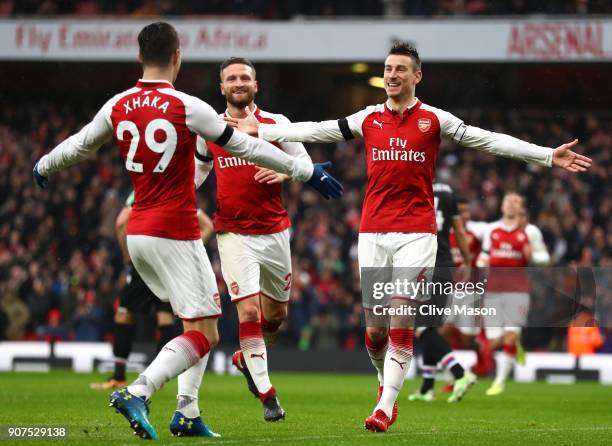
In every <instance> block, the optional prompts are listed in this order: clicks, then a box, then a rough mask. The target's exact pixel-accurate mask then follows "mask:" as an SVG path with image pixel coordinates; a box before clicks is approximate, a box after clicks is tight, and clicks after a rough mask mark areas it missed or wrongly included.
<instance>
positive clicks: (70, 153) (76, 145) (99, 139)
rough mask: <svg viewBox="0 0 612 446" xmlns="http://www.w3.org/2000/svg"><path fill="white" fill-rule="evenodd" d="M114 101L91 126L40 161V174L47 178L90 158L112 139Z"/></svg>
mask: <svg viewBox="0 0 612 446" xmlns="http://www.w3.org/2000/svg"><path fill="white" fill-rule="evenodd" d="M113 99H114V98H113ZM113 99H111V100H110V101H108V102H107V103H106V104H104V106H103V107H102V108H101V109H100V110H99V111H98V113H97V114H96V116H94V118H93V120H92V121H91V122H90V123H89V124H87V125H86V126H85V127H83V128H82V129H81V130H80V131H79V132H78V133H76V134H74V135H72V136H71V137H69V138H68V139H65V140H64V141H62V142H61V143H59V144H58V145H57V146H56V147H55V148H54V149H53V150H52V151H51V152H49V153H47V154H46V155H44V156H43V157H42V158H41V159H40V161H38V172H40V174H41V175H42V176H45V177H46V176H48V175H49V174H52V173H55V172H58V171H60V170H63V169H65V168H66V167H69V166H72V165H73V164H76V163H78V162H80V161H82V160H84V159H85V158H88V157H89V156H91V155H93V154H94V153H95V152H96V151H97V150H98V149H99V148H100V147H101V146H102V144H104V143H105V142H108V140H110V139H111V137H112V136H113V125H112V123H111V118H110V116H111V110H112V105H111V104H112V103H114V101H113Z"/></svg>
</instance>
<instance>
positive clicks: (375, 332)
mask: <svg viewBox="0 0 612 446" xmlns="http://www.w3.org/2000/svg"><path fill="white" fill-rule="evenodd" d="M366 332H367V333H368V337H369V338H370V340H371V341H373V342H380V341H382V340H383V339H385V338H386V337H387V335H388V334H389V330H388V329H387V327H367V328H366Z"/></svg>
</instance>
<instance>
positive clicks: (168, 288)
mask: <svg viewBox="0 0 612 446" xmlns="http://www.w3.org/2000/svg"><path fill="white" fill-rule="evenodd" d="M138 44H139V58H140V61H141V62H142V65H143V76H142V79H140V80H139V81H138V83H137V84H136V86H135V87H134V88H131V89H129V90H126V91H124V92H122V93H119V94H118V95H116V96H114V97H113V98H111V99H110V100H109V101H108V102H107V103H106V104H105V105H104V106H103V107H102V109H101V110H100V111H99V112H98V113H97V114H96V116H95V117H94V118H93V121H92V122H91V123H89V124H87V125H86V126H85V127H84V128H83V129H82V130H81V131H80V132H78V133H77V134H76V135H73V136H71V137H70V138H68V139H67V140H65V141H63V142H62V143H60V144H59V145H58V146H57V147H56V148H55V149H53V151H51V152H50V153H48V154H47V155H45V156H43V157H42V158H41V159H40V160H39V161H38V162H37V163H36V165H35V166H34V170H33V175H34V178H35V180H36V182H37V183H38V184H39V185H40V186H42V187H44V186H45V185H46V184H47V182H48V180H47V175H49V174H52V173H54V172H57V171H59V170H62V169H64V168H66V167H68V166H70V165H73V164H75V163H77V162H79V161H81V160H83V159H85V158H86V157H88V156H90V155H93V154H94V153H95V152H96V150H98V149H99V148H100V146H101V145H102V144H104V143H105V142H108V141H109V140H110V139H111V137H112V136H113V134H114V135H116V137H117V140H118V143H119V150H120V152H121V156H122V157H123V159H124V160H125V167H126V169H127V170H128V172H129V174H130V178H131V180H132V183H133V185H134V191H135V201H134V207H133V208H132V212H131V214H130V217H129V220H128V228H127V233H128V235H127V246H128V251H129V254H130V258H131V259H132V262H133V263H134V267H135V268H136V270H137V271H138V273H139V274H140V275H141V276H142V278H143V280H144V282H145V283H146V284H147V286H148V287H149V288H151V290H152V291H153V292H154V293H155V295H156V296H157V297H159V298H160V299H161V300H163V301H170V304H171V305H172V309H173V311H174V313H175V314H177V315H178V316H179V317H180V318H181V319H182V320H183V327H184V329H185V332H184V333H183V334H182V335H180V336H178V337H176V338H174V339H173V340H171V341H170V342H169V343H168V344H166V346H165V347H164V348H163V349H162V351H161V352H160V353H159V354H158V355H157V357H156V358H155V359H154V360H153V362H152V363H151V364H150V365H149V366H148V367H147V368H146V370H145V371H144V372H143V373H141V374H140V376H139V377H138V379H137V380H136V381H134V382H133V383H132V384H130V385H129V386H127V387H126V388H123V389H121V390H117V391H115V392H114V393H113V394H112V395H111V405H112V406H114V407H115V408H116V409H117V410H118V411H119V412H120V413H121V414H122V415H123V416H124V417H125V418H126V419H127V420H128V421H129V423H130V426H131V427H132V429H133V430H134V431H135V432H136V433H137V434H138V435H140V436H141V437H142V438H153V439H154V438H157V432H156V431H155V428H154V427H153V425H152V424H151V423H150V422H149V418H148V413H149V399H150V398H151V396H152V395H153V393H154V392H155V391H157V390H158V389H159V388H160V387H161V385H162V384H163V383H164V382H166V381H168V380H169V379H171V378H173V377H175V376H177V375H178V376H179V378H178V399H179V402H178V410H177V411H176V412H175V413H174V416H173V418H172V421H171V424H170V430H171V432H172V433H173V434H175V435H201V436H215V435H216V434H214V433H212V432H211V431H210V429H208V427H207V426H206V425H205V424H204V423H203V421H202V419H201V418H200V410H199V407H198V391H199V387H200V384H201V381H202V375H203V373H204V370H205V368H206V363H207V361H208V357H209V351H210V349H211V348H212V347H214V346H215V345H216V344H217V342H218V337H219V335H218V332H217V318H218V317H219V316H220V314H221V308H220V306H219V293H218V292H217V286H216V280H215V276H214V273H213V270H212V267H211V265H210V261H209V259H208V256H207V255H206V250H205V249H204V245H203V244H202V242H201V241H200V230H199V227H198V219H197V213H196V199H195V188H194V183H195V186H196V187H198V186H200V184H201V181H203V179H204V178H205V176H206V174H207V172H208V170H207V169H206V168H205V166H203V165H199V166H198V171H197V172H196V166H195V163H194V158H195V153H196V151H197V150H199V148H198V147H197V136H198V135H199V136H201V137H202V138H204V139H206V140H210V141H214V142H215V143H216V144H217V145H219V146H221V147H224V148H225V149H226V150H228V151H229V152H231V153H233V154H235V155H237V156H239V157H241V158H245V159H247V160H249V161H253V162H256V163H258V164H260V165H262V166H264V167H267V168H272V169H274V170H276V171H278V172H281V173H284V174H287V175H290V176H291V177H292V178H294V179H296V180H298V181H306V182H307V183H308V184H310V185H311V186H313V187H314V188H315V189H316V190H317V191H319V192H320V193H321V194H322V195H324V196H325V197H326V198H335V197H338V196H340V195H341V192H342V188H341V186H340V184H339V183H338V182H337V181H336V180H335V179H334V178H333V177H331V175H329V174H328V173H327V172H325V170H324V169H323V166H321V165H314V166H313V164H312V163H311V162H310V161H308V160H303V159H297V158H294V157H292V156H290V155H287V154H286V153H284V152H282V151H281V150H278V149H277V148H276V147H274V146H272V145H271V144H269V143H266V142H264V141H262V140H258V139H255V138H252V137H250V136H247V135H245V134H243V133H241V132H237V131H234V129H232V127H230V126H227V125H225V124H224V122H223V120H222V119H221V118H220V117H219V116H218V115H217V114H216V113H215V111H214V110H213V109H212V107H210V106H209V105H208V104H206V103H205V102H203V101H201V100H199V99H197V98H195V97H193V96H189V95H187V94H185V93H182V92H179V91H176V90H175V89H174V87H173V85H172V83H173V82H174V81H175V80H176V77H177V74H178V72H179V69H180V66H181V50H180V47H179V37H178V34H177V32H176V30H175V29H174V28H173V27H172V26H171V25H169V24H167V23H164V22H157V23H153V24H150V25H147V26H145V27H144V28H143V29H142V31H141V32H140V33H139V35H138ZM201 154H202V155H204V154H203V153H201ZM194 174H195V175H194Z"/></svg>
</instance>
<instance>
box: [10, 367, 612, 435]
mask: <svg viewBox="0 0 612 446" xmlns="http://www.w3.org/2000/svg"><path fill="white" fill-rule="evenodd" d="M100 378H102V376H101V375H82V374H75V373H71V372H53V373H41V374H33V373H29V374H27V373H19V374H18V373H0V408H1V409H0V425H3V426H6V425H20V426H23V425H67V426H68V427H69V429H70V437H69V440H68V441H65V442H62V444H63V443H66V444H68V445H87V446H93V445H104V446H110V445H120V444H138V443H140V444H142V443H143V441H144V440H140V439H137V438H135V437H134V436H133V435H132V433H131V429H130V428H129V427H128V424H127V422H126V421H125V420H124V419H123V417H121V416H120V415H118V414H115V413H114V411H113V410H111V409H110V408H109V407H107V404H108V394H107V392H99V391H93V390H90V389H89V388H88V385H89V383H90V382H91V381H94V380H99V379H100ZM272 379H273V381H274V384H275V386H276V388H277V389H278V390H279V396H280V401H281V403H282V405H283V407H284V408H285V410H286V411H287V419H286V420H285V421H284V422H279V423H275V424H269V423H265V422H264V421H263V419H262V411H261V407H260V404H259V402H258V401H257V400H255V399H254V398H253V397H252V396H251V395H250V394H249V393H248V392H247V389H246V386H245V384H244V379H243V378H242V376H215V375H212V374H207V375H206V376H205V378H204V383H203V387H202V389H201V391H200V398H201V401H200V408H201V409H202V411H203V414H202V415H203V417H204V419H205V421H206V422H207V423H208V424H209V425H210V426H211V428H212V429H213V430H214V431H216V432H219V433H220V434H222V435H223V438H219V439H183V438H174V437H171V436H170V433H169V431H168V422H169V421H170V416H171V415H172V412H173V410H174V407H175V391H176V383H175V382H172V383H170V384H168V385H166V386H165V388H163V389H162V390H161V391H160V392H159V393H158V394H156V395H155V396H154V397H153V403H152V406H151V421H152V422H153V424H154V425H155V427H156V428H157V431H158V433H159V436H160V440H161V441H160V442H159V444H164V445H183V444H194V443H196V442H197V443H198V444H202V443H205V442H209V443H215V444H218V445H225V444H229V445H232V444H234V445H242V444H251V445H252V444H262V445H266V444H270V445H272V444H278V445H280V446H284V445H287V446H289V445H295V444H309V445H334V446H340V445H349V446H356V445H370V444H375V445H379V444H380V445H382V444H393V445H395V444H407V445H436V446H440V445H448V444H452V445H495V446H497V445H502V444H537V445H545V444H550V445H555V446H559V445H575V444H588V445H596V444H611V441H612V440H610V439H611V438H612V417H611V416H610V413H611V412H610V407H611V406H610V405H611V402H612V388H610V387H605V386H601V385H598V384H596V383H580V384H575V385H551V384H544V383H536V384H515V383H510V384H509V385H508V386H507V390H506V393H505V394H503V395H501V396H499V397H486V396H485V395H484V391H485V390H486V388H487V386H488V385H489V384H490V382H489V381H486V382H483V381H480V382H478V383H477V384H476V385H475V386H474V387H473V388H472V390H471V391H470V393H468V395H467V397H466V398H465V399H464V400H463V401H462V402H461V403H459V404H448V403H447V402H446V395H441V394H438V395H437V400H436V401H435V402H433V403H409V402H408V401H407V395H408V393H409V392H412V391H413V390H414V389H415V388H416V387H417V383H416V382H415V381H408V382H406V385H405V386H404V390H403V391H402V394H401V395H400V399H399V417H398V421H397V423H396V424H395V425H394V426H393V427H392V428H391V430H390V431H389V432H388V433H386V434H372V433H369V432H365V431H364V429H363V420H364V419H365V417H366V416H368V415H369V414H370V412H371V410H372V408H373V407H374V402H375V398H376V382H375V377H374V374H372V376H361V375H333V374H329V375H320V374H280V373H274V374H272ZM0 443H1V444H7V445H8V444H17V445H23V444H32V443H33V444H49V443H59V441H55V442H54V441H51V440H36V441H28V440H17V441H6V440H1V441H0Z"/></svg>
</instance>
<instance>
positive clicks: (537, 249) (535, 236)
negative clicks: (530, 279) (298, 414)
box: [525, 223, 550, 265]
mask: <svg viewBox="0 0 612 446" xmlns="http://www.w3.org/2000/svg"><path fill="white" fill-rule="evenodd" d="M525 233H526V234H527V238H528V239H529V244H530V245H531V250H532V252H531V259H530V260H531V262H532V263H533V264H534V265H548V264H549V263H550V254H549V253H548V249H546V244H545V243H544V237H543V236H542V231H540V229H539V228H538V227H537V226H535V225H532V224H531V223H530V224H528V225H527V226H526V227H525Z"/></svg>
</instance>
